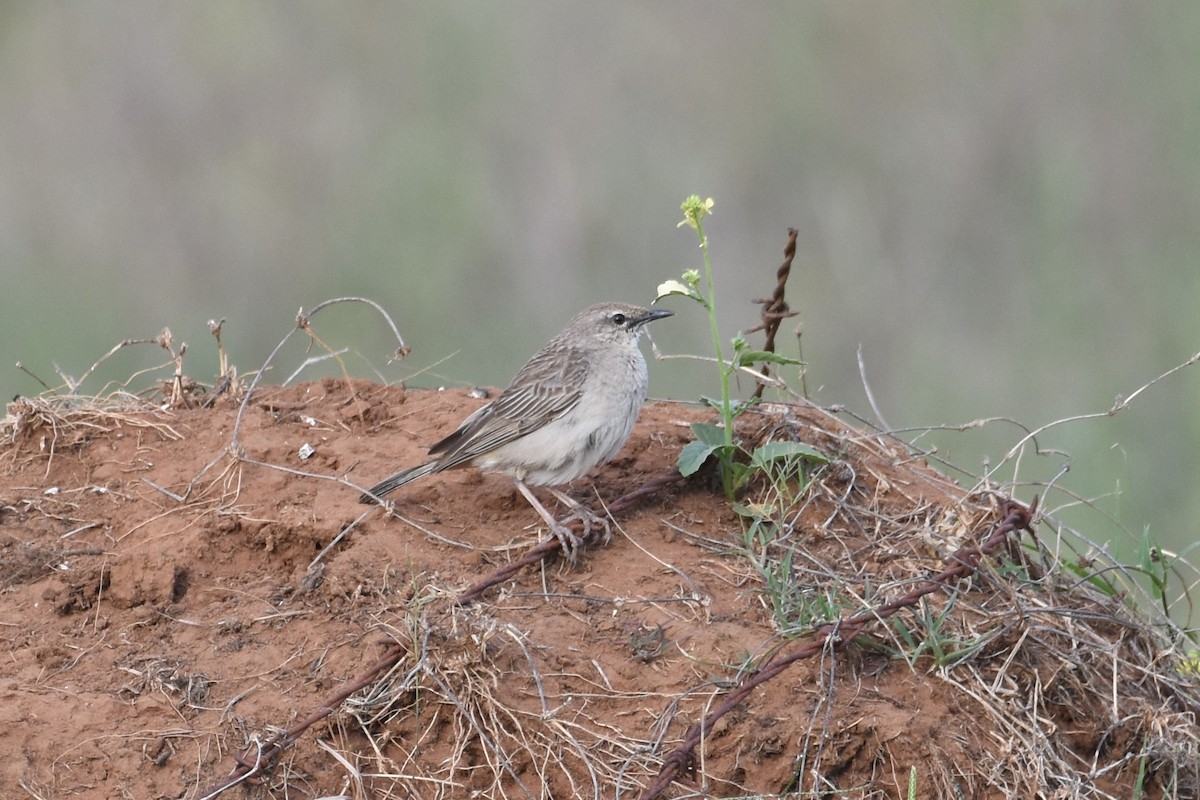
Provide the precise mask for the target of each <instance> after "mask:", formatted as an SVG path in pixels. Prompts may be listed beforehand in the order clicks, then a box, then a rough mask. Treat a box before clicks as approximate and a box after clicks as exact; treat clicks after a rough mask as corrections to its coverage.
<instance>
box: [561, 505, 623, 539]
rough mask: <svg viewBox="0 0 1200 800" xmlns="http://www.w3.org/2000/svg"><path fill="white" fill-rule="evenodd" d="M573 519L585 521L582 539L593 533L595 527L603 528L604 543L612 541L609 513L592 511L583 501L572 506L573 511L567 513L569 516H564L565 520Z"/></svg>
mask: <svg viewBox="0 0 1200 800" xmlns="http://www.w3.org/2000/svg"><path fill="white" fill-rule="evenodd" d="M573 520H579V521H580V522H581V523H583V535H582V536H581V537H580V539H581V540H582V539H587V538H588V537H589V536H590V535H591V533H592V530H593V529H595V528H603V529H604V538H603V540H602V542H603V544H608V543H609V542H611V541H612V523H611V522H610V521H609V519H608V515H607V514H597V513H596V512H595V511H592V510H591V509H590V508H588V507H587V506H585V505H583V504H582V503H575V504H574V505H573V506H572V507H571V513H570V514H567V516H565V517H563V519H562V521H563V522H570V521H573Z"/></svg>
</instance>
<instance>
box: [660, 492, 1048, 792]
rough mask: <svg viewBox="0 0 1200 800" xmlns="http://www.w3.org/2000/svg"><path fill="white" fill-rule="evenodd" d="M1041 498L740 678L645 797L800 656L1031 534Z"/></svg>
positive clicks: (1007, 511) (846, 637) (843, 639)
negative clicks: (895, 590)
mask: <svg viewBox="0 0 1200 800" xmlns="http://www.w3.org/2000/svg"><path fill="white" fill-rule="evenodd" d="M1037 503H1038V501H1037V498H1036V497H1035V498H1034V500H1033V502H1032V503H1031V504H1030V505H1029V506H1028V507H1026V506H1024V505H1022V504H1020V503H1018V502H1017V501H1016V500H1011V499H1010V500H1007V501H1006V502H1005V505H1004V517H1003V518H1002V519H1001V520H1000V521H999V522H998V523H996V524H995V525H994V527H993V528H992V529H991V531H990V532H989V533H988V534H987V535H986V536H984V537H983V541H982V542H981V543H980V544H978V545H970V546H967V547H961V548H959V549H958V550H956V551H955V552H954V553H953V554H952V555H951V556H950V557H949V558H948V559H947V561H948V562H949V563H950V566H949V567H947V568H946V569H944V570H942V571H941V572H940V573H938V574H937V575H935V576H933V577H932V578H926V579H925V580H923V581H922V582H921V583H920V584H918V585H917V587H916V588H915V589H913V590H912V591H910V592H908V594H905V595H904V596H903V597H900V598H897V599H896V600H892V601H891V602H888V603H884V604H883V605H881V606H878V607H876V608H874V609H872V610H871V611H868V612H864V613H862V614H856V615H855V616H853V617H849V618H847V619H843V620H838V621H837V622H831V623H829V624H827V625H823V626H821V627H820V628H817V629H816V630H815V631H813V632H812V633H811V634H810V635H809V639H808V641H806V642H805V643H804V644H802V645H801V646H800V647H798V648H797V649H796V650H794V651H792V652H791V653H789V654H787V655H785V656H779V657H776V658H773V659H769V660H767V661H766V662H764V664H763V666H762V667H760V668H759V669H758V670H757V671H755V672H753V673H751V674H749V675H747V676H746V678H745V679H744V680H743V681H742V682H741V683H739V684H738V685H737V686H736V687H735V688H733V689H732V690H731V691H730V692H729V694H727V695H726V696H725V699H724V700H723V701H722V702H721V705H719V706H718V707H717V708H716V710H715V711H713V712H712V713H710V714H709V715H708V716H706V717H705V718H704V719H703V720H702V721H700V722H697V723H696V724H694V725H692V727H691V728H689V729H688V731H687V733H686V734H684V737H683V742H682V743H681V744H680V745H679V747H677V748H675V749H674V750H672V751H671V752H670V753H668V754H667V755H666V757H665V758H663V763H662V768H661V769H660V770H659V773H658V777H657V778H655V780H654V783H652V784H650V786H649V787H648V788H647V789H646V791H644V792H643V793H642V795H641V800H656V798H658V797H661V796H662V794H663V792H665V791H666V790H667V787H668V786H670V785H671V784H672V783H673V782H674V781H675V780H676V779H677V778H679V777H680V776H681V775H683V774H684V773H685V772H688V771H690V770H691V768H692V765H693V762H694V760H695V754H694V752H693V751H694V750H695V748H696V745H698V744H700V740H701V739H702V738H703V737H704V732H705V731H711V730H712V729H713V725H714V724H715V723H716V722H717V720H719V719H720V718H721V717H723V716H725V715H726V714H728V713H729V712H730V711H732V710H733V709H734V708H736V707H737V706H738V705H740V704H741V703H742V701H743V700H745V699H746V697H747V696H748V695H749V694H750V692H752V691H753V690H754V689H755V688H756V687H758V686H761V685H762V684H764V683H766V682H767V681H769V680H771V679H772V678H774V677H775V676H777V675H779V674H780V673H781V672H783V671H784V670H786V669H787V668H788V667H790V666H791V665H792V664H794V663H796V662H797V661H803V660H804V659H807V658H812V657H813V656H816V655H817V654H819V653H821V652H822V651H823V650H825V648H827V647H830V646H832V647H842V646H844V645H845V644H846V643H847V642H850V641H853V640H854V638H855V637H856V636H858V635H859V634H861V633H862V632H863V630H864V629H866V627H867V626H868V625H870V624H871V623H878V622H882V621H883V620H885V619H887V618H889V617H892V616H894V615H895V614H896V613H897V612H898V611H900V610H902V609H905V608H911V607H913V606H915V605H916V604H917V603H918V602H919V601H920V599H921V598H922V597H924V596H925V595H928V594H933V593H934V592H937V591H941V590H944V589H945V588H946V587H947V585H948V584H949V583H950V582H952V581H955V580H958V579H960V578H965V577H967V576H968V575H971V574H973V573H974V572H975V571H976V570H977V569H978V567H979V562H980V561H981V560H982V559H983V557H984V556H987V555H992V554H994V553H995V552H996V551H998V550H999V549H1000V548H1001V547H1004V546H1005V545H1006V544H1007V542H1008V541H1009V540H1008V535H1009V534H1010V533H1012V532H1013V531H1020V530H1027V531H1029V532H1030V533H1031V534H1032V533H1033V528H1032V525H1033V519H1034V517H1035V515H1036V514H1037Z"/></svg>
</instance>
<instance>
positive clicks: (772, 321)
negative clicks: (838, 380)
mask: <svg viewBox="0 0 1200 800" xmlns="http://www.w3.org/2000/svg"><path fill="white" fill-rule="evenodd" d="M787 233H788V240H787V244H786V245H785V246H784V248H783V263H782V264H780V265H779V269H778V270H776V271H775V291H774V292H772V293H771V296H770V297H764V298H759V299H757V300H751V301H750V302H752V303H755V304H757V305H760V306H762V307H763V309H762V322H760V323H759V324H758V325H755V326H754V327H753V328H751V329H750V330H748V331H746V333H747V334H751V333H757V332H758V331H765V332H766V341H765V342H764V343H763V348H762V349H763V350H765V351H766V352H768V353H774V352H775V334H776V333H777V332H778V331H779V323H780V322H783V321H784V320H785V319H787V318H788V317H794V316H796V315H797V314H799V313H800V312H799V311H792V310H791V309H790V308H788V304H787V300H785V299H784V296H783V293H784V289H785V288H786V286H787V279H788V275H790V274H791V272H792V259H793V258H794V257H795V255H796V237H797V236H798V235H799V232H798V231H797V230H796V229H795V228H788V230H787ZM762 372H763V374H764V375H770V374H771V365H770V364H763V365H762ZM801 381H803V378H801ZM763 385H764V384H762V383H759V384H758V386H756V387H754V399H756V400H761V399H762V393H763ZM804 394H805V396H807V395H808V392H807V391H805V392H804Z"/></svg>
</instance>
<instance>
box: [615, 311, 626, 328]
mask: <svg viewBox="0 0 1200 800" xmlns="http://www.w3.org/2000/svg"><path fill="white" fill-rule="evenodd" d="M612 321H613V324H614V325H624V324H625V315H624V314H622V313H621V312H620V311H618V312H617V313H615V314H613V315H612Z"/></svg>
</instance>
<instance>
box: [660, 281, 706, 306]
mask: <svg viewBox="0 0 1200 800" xmlns="http://www.w3.org/2000/svg"><path fill="white" fill-rule="evenodd" d="M673 294H681V295H683V296H684V297H690V298H692V299H693V300H695V301H696V302H698V303H703V302H704V298H703V297H701V296H700V293H699V292H697V291H696V290H695V289H693V288H692V287H691V286H688V285H687V284H684V283H680V282H679V281H663V282H662V283H660V284H659V285H658V296H657V297H655V298H654V302H656V303H657V302H658V301H659V300H662V299H663V298H664V297H670V296H671V295H673Z"/></svg>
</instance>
